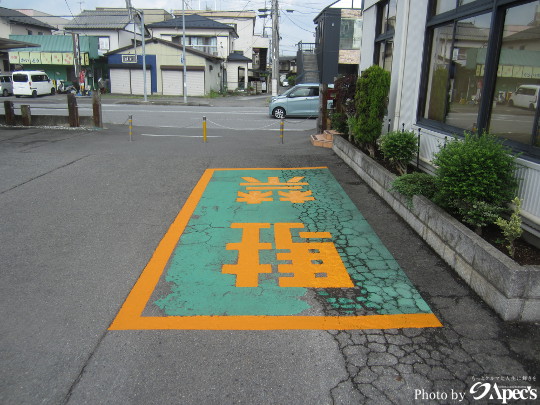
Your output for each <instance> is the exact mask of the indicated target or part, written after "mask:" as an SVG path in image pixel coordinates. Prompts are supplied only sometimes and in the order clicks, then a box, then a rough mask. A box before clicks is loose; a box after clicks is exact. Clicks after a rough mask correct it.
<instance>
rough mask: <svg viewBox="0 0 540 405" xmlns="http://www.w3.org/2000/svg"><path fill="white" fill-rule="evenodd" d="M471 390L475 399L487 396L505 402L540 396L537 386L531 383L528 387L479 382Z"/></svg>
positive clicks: (532, 398) (534, 398)
mask: <svg viewBox="0 0 540 405" xmlns="http://www.w3.org/2000/svg"><path fill="white" fill-rule="evenodd" d="M469 392H470V393H471V394H472V395H473V398H474V399H475V400H480V399H483V398H486V399H491V400H500V401H502V402H501V403H503V404H506V403H508V401H518V400H533V401H534V400H536V399H537V398H538V394H537V390H536V388H532V387H531V386H530V385H529V386H527V387H523V386H522V387H499V386H498V385H497V383H494V384H491V383H487V382H484V383H481V382H477V383H476V384H474V385H473V386H472V387H471V389H470V390H469Z"/></svg>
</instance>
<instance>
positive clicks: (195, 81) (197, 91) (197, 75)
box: [187, 72, 204, 96]
mask: <svg viewBox="0 0 540 405" xmlns="http://www.w3.org/2000/svg"><path fill="white" fill-rule="evenodd" d="M187 94H188V96H204V72H187Z"/></svg>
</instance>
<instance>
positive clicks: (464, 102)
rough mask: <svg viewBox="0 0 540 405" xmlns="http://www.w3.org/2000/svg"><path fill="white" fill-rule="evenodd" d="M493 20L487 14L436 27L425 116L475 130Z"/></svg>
mask: <svg viewBox="0 0 540 405" xmlns="http://www.w3.org/2000/svg"><path fill="white" fill-rule="evenodd" d="M490 21H491V13H487V14H482V15H479V16H475V17H471V18H467V19H464V20H459V21H456V22H455V23H451V24H447V25H443V26H442V27H438V28H435V29H434V31H433V41H432V52H431V62H430V68H429V81H428V91H427V99H426V108H425V113H424V118H428V119H431V120H435V121H440V122H442V123H445V124H448V125H451V126H454V127H458V128H463V129H467V130H474V129H475V127H476V122H477V117H478V111H479V106H480V102H481V94H482V88H483V71H482V69H481V68H479V65H481V64H483V63H485V58H486V53H485V49H486V47H487V41H488V38H489V31H490V28H489V26H490Z"/></svg>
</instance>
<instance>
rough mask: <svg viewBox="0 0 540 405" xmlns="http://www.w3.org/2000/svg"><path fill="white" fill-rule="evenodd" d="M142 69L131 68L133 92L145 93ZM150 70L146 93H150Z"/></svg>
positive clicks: (147, 73) (147, 72) (147, 76)
mask: <svg viewBox="0 0 540 405" xmlns="http://www.w3.org/2000/svg"><path fill="white" fill-rule="evenodd" d="M143 78H144V76H143V71H142V70H131V93H132V94H138V95H143V94H144V80H143ZM151 80H152V79H151V78H150V70H148V69H147V70H146V93H147V94H150V89H151V83H152V82H151Z"/></svg>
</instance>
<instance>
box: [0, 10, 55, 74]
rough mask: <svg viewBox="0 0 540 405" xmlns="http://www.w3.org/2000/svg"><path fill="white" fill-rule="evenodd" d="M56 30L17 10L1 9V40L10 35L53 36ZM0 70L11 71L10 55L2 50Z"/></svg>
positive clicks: (0, 51)
mask: <svg viewBox="0 0 540 405" xmlns="http://www.w3.org/2000/svg"><path fill="white" fill-rule="evenodd" d="M55 29H56V28H54V27H53V26H51V25H49V24H46V23H44V22H42V21H39V20H36V19H35V18H32V17H29V16H27V15H25V14H23V13H21V12H19V11H17V10H12V9H9V8H5V7H0V38H9V36H10V35H51V34H52V32H53V31H54V30H55ZM0 70H2V71H3V72H5V71H8V70H10V66H9V56H8V53H7V52H5V51H2V50H0Z"/></svg>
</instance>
